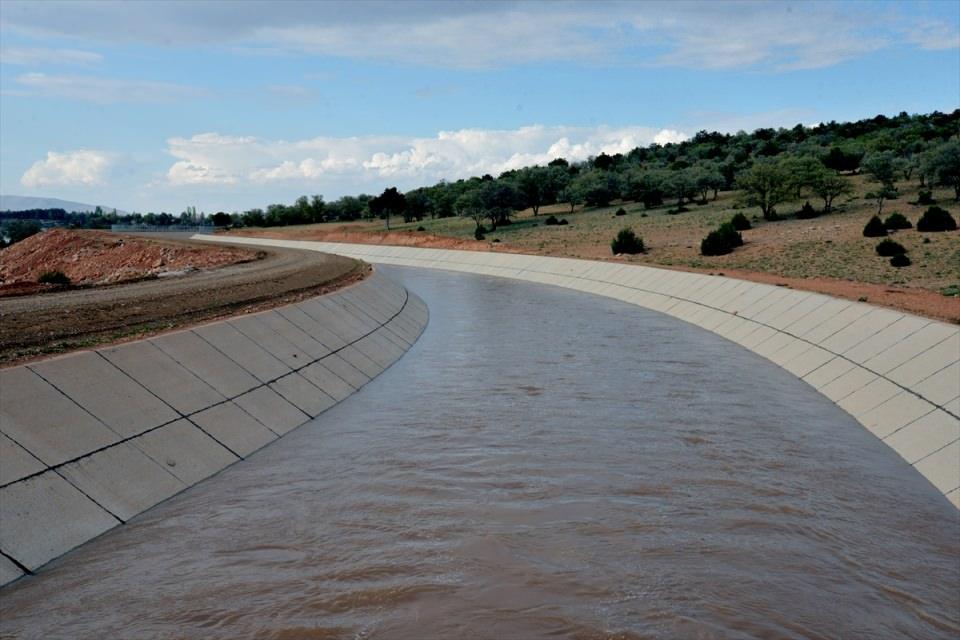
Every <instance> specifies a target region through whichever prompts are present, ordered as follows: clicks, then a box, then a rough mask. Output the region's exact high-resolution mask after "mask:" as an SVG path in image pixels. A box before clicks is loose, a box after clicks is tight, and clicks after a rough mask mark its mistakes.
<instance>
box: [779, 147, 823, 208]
mask: <svg viewBox="0 0 960 640" xmlns="http://www.w3.org/2000/svg"><path fill="white" fill-rule="evenodd" d="M782 166H783V168H784V170H786V172H787V173H788V174H789V176H790V182H791V184H792V186H793V188H794V189H796V197H797V199H800V198H802V197H803V189H804V188H806V187H812V186H813V183H814V182H815V181H816V180H817V178H819V177H820V174H821V173H823V170H824V166H823V163H822V162H820V160H819V158H815V157H814V156H794V157H790V158H786V159H785V160H783V165H782Z"/></svg>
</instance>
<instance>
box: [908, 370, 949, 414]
mask: <svg viewBox="0 0 960 640" xmlns="http://www.w3.org/2000/svg"><path fill="white" fill-rule="evenodd" d="M912 388H913V390H914V391H916V392H917V393H919V394H920V395H921V396H923V397H924V398H926V399H927V400H929V401H930V402H932V403H934V404H937V405H944V404H946V403H947V402H949V401H950V400H952V399H954V398H956V397H957V394H960V362H954V363H953V364H951V365H949V366H947V367H944V368H943V369H940V370H939V371H937V372H936V373H934V374H933V375H931V376H929V377H927V378H924V379H923V380H921V381H920V382H918V383H917V384H915V385H914V386H913V387H912Z"/></svg>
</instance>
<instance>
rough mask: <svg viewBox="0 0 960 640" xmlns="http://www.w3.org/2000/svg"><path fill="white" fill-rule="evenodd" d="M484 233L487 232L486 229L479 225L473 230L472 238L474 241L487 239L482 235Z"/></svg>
mask: <svg viewBox="0 0 960 640" xmlns="http://www.w3.org/2000/svg"><path fill="white" fill-rule="evenodd" d="M486 232H487V230H486V228H485V227H484V226H483V225H480V226H479V227H477V228H476V229H474V230H473V237H474V239H476V240H483V239H485V238H486V237H487V236H486V235H484V234H485V233H486Z"/></svg>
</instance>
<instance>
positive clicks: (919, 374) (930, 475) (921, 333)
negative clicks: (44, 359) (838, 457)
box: [197, 236, 960, 508]
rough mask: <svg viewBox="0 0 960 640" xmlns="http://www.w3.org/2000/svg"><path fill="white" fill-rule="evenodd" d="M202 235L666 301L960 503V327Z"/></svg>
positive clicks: (411, 253) (751, 295)
mask: <svg viewBox="0 0 960 640" xmlns="http://www.w3.org/2000/svg"><path fill="white" fill-rule="evenodd" d="M197 238H198V239H202V240H209V241H228V242H231V243H244V244H251V245H265V246H276V247H289V248H298V249H312V250H315V251H323V252H327V253H336V254H340V255H344V256H348V257H353V258H359V259H362V260H366V261H368V262H372V263H382V264H391V265H401V266H411V267H425V268H434V269H445V270H451V271H463V272H468V273H479V274H486V275H492V276H501V277H506V278H514V279H519V280H527V281H531V282H540V283H543V284H550V285H555V286H560V287H566V288H570V289H575V290H578V291H584V292H587V293H593V294H597V295H603V296H607V297H611V298H615V299H618V300H622V301H625V302H629V303H632V304H635V305H638V306H641V307H645V308H648V309H653V310H655V311H660V312H662V313H665V314H668V315H670V316H673V317H675V318H678V319H680V320H683V321H685V322H689V323H691V324H694V325H697V326H699V327H702V328H704V329H707V330H709V331H712V332H714V333H716V334H718V335H720V336H723V337H725V338H727V339H729V340H731V341H733V342H736V343H737V344H740V345H741V346H743V347H745V348H747V349H749V350H751V351H753V352H755V353H757V354H759V355H761V356H763V357H765V358H767V359H768V360H770V361H772V362H774V363H775V364H777V365H779V366H780V367H782V368H784V369H786V370H787V371H789V372H791V373H792V374H794V375H796V376H797V377H799V378H801V379H802V380H804V381H806V382H807V383H808V384H810V385H811V386H813V387H814V388H815V389H817V390H818V391H819V392H820V393H822V394H823V395H824V396H826V397H827V398H828V399H830V400H831V401H833V402H834V403H836V404H837V405H838V406H840V407H841V408H842V409H844V410H845V411H846V412H847V413H849V414H850V415H852V416H853V417H854V418H856V419H857V421H858V422H860V424H862V425H863V426H864V427H865V428H866V429H868V430H869V431H870V432H871V433H873V434H874V435H875V436H876V437H877V438H879V439H881V440H882V441H883V442H884V443H886V444H887V445H888V446H890V447H891V448H892V449H893V450H894V451H896V452H897V453H898V454H899V455H900V456H901V457H902V458H903V459H904V460H906V462H907V463H909V464H910V465H912V466H913V467H914V468H915V469H916V470H917V471H918V472H919V473H921V474H922V475H923V476H924V477H925V478H927V480H929V481H930V483H931V484H933V485H934V486H935V487H936V488H937V489H938V490H939V491H941V492H942V493H943V494H944V495H945V496H946V497H947V498H948V499H949V500H950V501H951V502H952V503H953V504H954V505H955V506H957V507H958V508H960V327H957V326H953V325H949V324H946V323H943V322H938V321H935V320H930V319H927V318H921V317H918V316H914V315H911V314H907V313H902V312H898V311H893V310H890V309H883V308H879V307H875V306H872V305H868V304H863V303H859V302H851V301H848V300H840V299H836V298H832V297H830V296H825V295H821V294H817V293H810V292H807V291H795V290H792V289H787V288H783V287H776V286H771V285H766V284H759V283H755V282H747V281H743V280H735V279H732V278H726V277H723V276H711V275H704V274H697V273H687V272H682V271H671V270H666V269H658V268H654V267H646V266H639V265H629V264H623V263H612V262H599V261H590V260H575V259H569V258H551V257H543V256H528V255H521V254H511V253H484V252H479V251H457V250H443V249H420V248H413V247H397V246H386V245H361V244H345V243H329V242H309V241H291V240H270V239H261V238H239V237H236V236H230V237H229V238H217V237H216V236H203V237H197Z"/></svg>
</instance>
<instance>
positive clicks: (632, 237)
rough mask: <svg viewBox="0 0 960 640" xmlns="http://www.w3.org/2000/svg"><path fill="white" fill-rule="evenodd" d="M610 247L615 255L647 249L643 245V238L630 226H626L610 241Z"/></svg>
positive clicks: (642, 251)
mask: <svg viewBox="0 0 960 640" xmlns="http://www.w3.org/2000/svg"><path fill="white" fill-rule="evenodd" d="M610 249H611V250H612V251H613V254H614V255H617V254H619V253H626V254H630V255H633V254H636V253H644V252H645V251H646V248H645V247H644V246H643V238H641V237H640V236H638V235H637V234H636V233H634V232H633V229H631V228H630V227H625V228H623V229H621V230H620V233H618V234H617V237H616V238H614V239H613V242H611V243H610Z"/></svg>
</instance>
